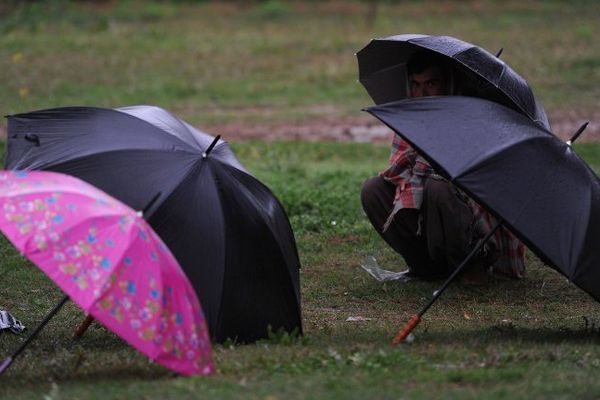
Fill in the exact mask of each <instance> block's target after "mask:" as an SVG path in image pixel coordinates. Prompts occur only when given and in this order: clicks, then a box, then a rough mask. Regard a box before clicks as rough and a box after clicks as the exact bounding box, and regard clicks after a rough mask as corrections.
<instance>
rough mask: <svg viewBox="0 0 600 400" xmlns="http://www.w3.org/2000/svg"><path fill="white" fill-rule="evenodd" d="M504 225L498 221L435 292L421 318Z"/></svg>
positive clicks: (424, 308) (420, 314)
mask: <svg viewBox="0 0 600 400" xmlns="http://www.w3.org/2000/svg"><path fill="white" fill-rule="evenodd" d="M502 223H503V221H502V220H500V221H498V222H497V223H496V225H495V226H494V227H493V228H492V229H491V230H490V231H489V232H488V234H487V235H485V237H484V238H483V239H480V240H479V242H477V245H476V246H475V247H474V248H473V250H471V252H470V253H469V254H468V255H467V257H465V259H464V260H463V262H462V263H460V265H459V266H458V267H457V268H456V269H455V270H454V272H452V274H451V275H450V276H449V277H448V279H447V280H446V282H444V284H443V285H442V287H441V288H439V289H438V290H436V291H435V292H434V294H433V297H432V298H431V300H430V301H429V303H428V304H427V305H426V306H425V307H423V309H422V310H421V312H419V314H418V316H419V318H420V317H422V316H423V314H425V313H426V312H427V310H429V307H431V306H432V305H433V303H435V301H436V300H437V299H438V297H440V296H441V295H442V293H443V292H444V290H446V288H447V287H448V285H450V283H452V281H453V280H454V278H456V276H457V275H458V274H459V273H460V272H461V271H462V270H463V269H464V267H465V266H466V265H467V264H468V263H469V261H471V259H472V258H473V256H475V254H477V252H478V251H479V250H480V249H481V247H482V246H483V245H484V244H485V242H487V241H488V240H489V239H490V238H491V237H492V236H493V235H494V233H496V231H497V230H498V228H500V227H501V226H502Z"/></svg>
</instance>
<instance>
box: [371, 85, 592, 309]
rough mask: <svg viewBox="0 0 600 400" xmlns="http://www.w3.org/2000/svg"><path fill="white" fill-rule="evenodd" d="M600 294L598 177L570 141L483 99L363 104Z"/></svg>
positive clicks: (577, 281) (570, 274) (571, 275)
mask: <svg viewBox="0 0 600 400" xmlns="http://www.w3.org/2000/svg"><path fill="white" fill-rule="evenodd" d="M366 111H368V112H369V113H371V114H372V115H374V116H375V117H377V118H378V119H379V120H381V121H382V122H384V123H385V124H386V125H388V126H389V127H390V128H392V129H393V130H394V131H395V132H396V133H397V134H399V135H400V136H402V137H403V138H404V139H406V140H407V141H408V142H410V144H411V145H412V146H414V147H415V148H416V149H417V150H418V151H419V152H420V153H421V154H422V155H423V156H424V157H426V158H427V159H428V161H429V162H430V163H431V165H432V166H433V167H434V168H435V169H436V171H437V172H438V173H440V174H442V175H444V176H445V177H446V178H448V179H449V180H450V181H451V182H453V183H454V184H456V185H457V186H459V187H460V188H462V189H463V190H464V191H465V192H467V193H468V194H469V195H470V196H472V197H473V198H474V199H475V200H477V201H478V202H479V203H480V204H481V205H483V206H485V207H486V208H487V209H488V210H489V211H490V212H491V213H493V214H495V215H496V216H498V217H499V218H501V219H502V220H503V221H504V223H505V224H506V225H507V226H508V227H509V228H510V229H511V230H512V231H513V232H514V233H515V234H516V235H518V236H519V238H520V239H522V240H523V241H524V243H526V244H527V246H528V247H529V248H530V249H531V250H533V251H534V252H535V253H536V254H537V255H538V256H539V257H540V258H541V259H542V260H543V261H544V262H545V263H547V264H548V265H550V266H551V267H553V268H555V269H556V270H558V271H559V272H561V273H562V274H564V275H565V276H566V277H567V278H569V280H571V281H572V282H573V283H575V284H576V285H578V286H579V287H580V288H582V289H584V290H585V291H587V292H588V293H589V294H591V295H592V296H593V297H594V298H595V299H596V300H600V268H598V267H600V247H599V246H598V238H599V237H600V180H599V179H598V177H597V176H596V175H595V174H594V172H593V171H592V170H591V169H590V168H589V167H588V166H587V165H586V163H585V162H584V161H582V160H581V159H580V158H579V157H578V156H577V154H575V152H574V151H573V150H572V148H571V147H570V146H569V145H568V144H567V143H565V142H563V141H561V140H560V139H558V138H557V137H556V136H554V135H553V134H552V133H551V132H550V131H548V130H546V129H544V128H542V127H541V126H540V125H538V124H536V123H533V122H532V121H531V120H530V119H529V118H527V117H526V116H524V115H523V114H521V113H517V112H515V111H514V110H512V109H510V108H507V107H504V106H502V105H500V104H497V103H495V102H491V101H487V100H484V99H479V98H473V97H462V96H441V97H422V98H414V99H407V100H403V101H398V102H393V103H388V104H384V105H380V106H375V107H371V108H368V109H366Z"/></svg>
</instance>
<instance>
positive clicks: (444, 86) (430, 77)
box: [407, 51, 451, 97]
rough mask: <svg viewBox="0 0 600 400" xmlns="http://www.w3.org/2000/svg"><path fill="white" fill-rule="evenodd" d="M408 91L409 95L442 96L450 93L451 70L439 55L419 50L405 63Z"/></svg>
mask: <svg viewBox="0 0 600 400" xmlns="http://www.w3.org/2000/svg"><path fill="white" fill-rule="evenodd" d="M407 72H408V93H409V96H410V97H425V96H442V95H447V94H450V92H451V90H450V86H451V75H450V74H451V72H450V68H449V66H448V65H447V62H446V60H445V59H444V58H442V57H441V56H438V55H436V54H435V53H432V52H428V51H419V52H417V53H415V54H413V55H412V56H411V58H410V59H409V60H408V63H407Z"/></svg>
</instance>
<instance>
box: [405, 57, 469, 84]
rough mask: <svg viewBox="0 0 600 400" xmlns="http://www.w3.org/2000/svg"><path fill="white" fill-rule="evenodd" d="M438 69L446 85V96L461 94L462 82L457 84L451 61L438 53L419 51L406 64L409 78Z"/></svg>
mask: <svg viewBox="0 0 600 400" xmlns="http://www.w3.org/2000/svg"><path fill="white" fill-rule="evenodd" d="M432 67H437V68H439V69H440V71H441V72H442V76H443V77H444V83H445V85H446V89H445V91H446V94H460V93H461V90H460V86H461V85H460V82H455V80H456V79H455V75H456V74H455V73H454V69H453V67H452V63H451V61H450V60H449V59H448V58H447V57H445V56H442V55H440V54H438V53H435V52H433V51H429V50H417V51H416V52H414V53H413V54H412V55H411V56H410V57H409V58H408V60H407V62H406V72H407V74H408V76H410V75H412V74H420V73H421V72H423V71H425V70H427V69H429V68H432Z"/></svg>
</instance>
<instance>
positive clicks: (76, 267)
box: [0, 171, 214, 375]
mask: <svg viewBox="0 0 600 400" xmlns="http://www.w3.org/2000/svg"><path fill="white" fill-rule="evenodd" d="M0 230H1V231H2V232H3V233H4V235H5V236H6V237H7V238H8V239H9V240H10V241H11V242H12V243H13V245H14V246H15V247H16V248H17V249H18V250H19V251H20V252H21V253H22V254H23V255H24V256H26V257H27V258H28V259H29V260H31V261H32V262H33V263H35V264H36V265H37V266H38V267H39V268H40V269H41V270H42V271H44V272H45V273H46V275H48V277H50V278H51V279H52V280H53V281H54V282H55V283H56V284H57V285H58V286H59V287H60V288H61V289H62V290H63V291H64V292H65V293H66V295H67V296H68V297H69V298H71V299H72V300H73V301H74V302H75V303H77V305H79V306H80V307H81V308H82V309H83V310H84V311H85V312H87V313H89V314H90V315H92V316H93V317H94V318H95V319H96V320H98V321H99V322H100V323H102V324H103V325H104V326H105V327H107V328H108V329H110V330H111V331H113V332H114V333H116V334H117V335H119V336H120V337H121V338H123V339H124V340H125V341H127V342H128V343H129V344H130V345H132V346H133V347H135V348H136V349H137V350H139V351H140V352H142V353H143V354H145V355H146V356H148V357H149V358H150V359H152V360H153V361H155V362H156V363H158V364H161V365H163V366H165V367H167V368H170V369H172V370H173V371H176V372H178V373H180V374H184V375H207V374H210V373H212V372H214V365H213V362H212V356H211V347H210V338H209V335H208V331H207V328H206V323H205V320H204V315H203V312H202V309H201V307H200V303H199V301H198V298H197V297H196V294H195V292H194V289H193V288H192V286H191V284H190V283H189V281H188V279H187V277H186V276H185V275H184V273H183V272H182V270H181V268H180V266H179V264H178V263H177V261H176V260H175V258H174V256H173V255H172V254H171V252H170V251H169V249H168V248H167V247H166V245H165V244H164V243H163V242H162V240H161V239H160V238H159V237H158V235H156V233H154V231H153V230H152V229H151V228H150V227H149V225H147V224H146V222H145V221H144V219H143V218H141V216H140V214H139V213H136V212H135V211H134V210H132V209H130V208H129V207H127V206H126V205H124V204H123V203H121V202H119V201H118V200H116V199H114V198H112V197H110V196H109V195H107V194H106V193H104V192H102V191H100V190H99V189H97V188H95V187H93V186H91V185H89V184H87V183H85V182H83V181H81V180H79V179H77V178H74V177H71V176H68V175H63V174H59V173H54V172H19V171H0ZM66 300H67V297H65V299H64V300H63V301H62V302H61V304H59V305H58V306H57V307H56V308H55V310H53V312H52V313H51V315H53V313H55V312H56V311H58V309H59V308H60V306H62V304H64V302H65V301H66ZM51 315H49V316H48V317H47V320H49V319H50V317H51ZM45 322H47V321H45ZM45 322H44V323H45ZM42 326H43V324H42V325H41V326H40V327H39V329H41V327H42ZM39 329H38V330H37V331H35V332H34V333H33V334H32V335H31V336H30V339H31V338H32V337H33V336H35V334H37V332H38V331H39ZM21 347H24V345H22V346H21ZM21 351H22V348H20V349H19V350H17V352H15V353H14V354H13V356H12V357H9V358H7V359H6V360H5V361H4V362H3V363H2V364H1V365H0V373H1V372H2V371H3V370H5V369H6V368H7V367H8V366H9V365H10V364H11V362H12V360H13V359H14V358H15V357H16V356H17V355H18V354H19V353H20V352H21Z"/></svg>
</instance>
